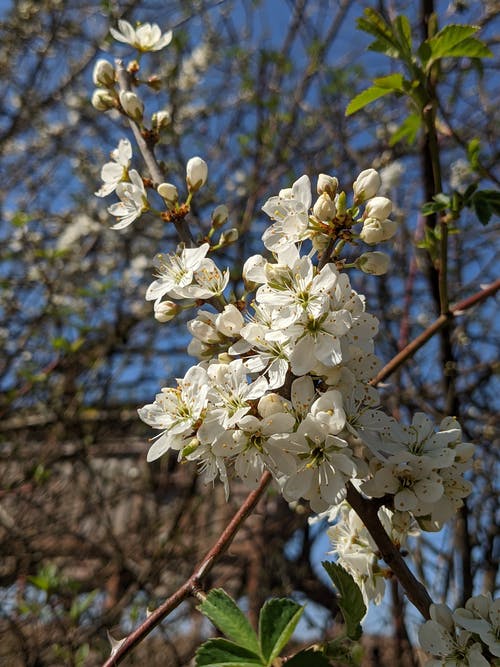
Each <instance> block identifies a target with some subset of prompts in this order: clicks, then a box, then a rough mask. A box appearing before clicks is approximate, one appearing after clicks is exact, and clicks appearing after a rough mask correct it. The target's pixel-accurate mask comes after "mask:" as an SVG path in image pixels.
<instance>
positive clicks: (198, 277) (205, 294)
mask: <svg viewBox="0 0 500 667" xmlns="http://www.w3.org/2000/svg"><path fill="white" fill-rule="evenodd" d="M193 278H194V280H195V281H196V284H193V285H191V286H188V287H186V288H185V289H184V294H185V295H186V296H187V297H188V298H191V299H210V298H212V297H213V296H218V295H220V294H222V292H223V291H224V290H225V289H226V287H227V285H228V283H229V269H226V270H225V271H224V272H222V271H221V270H220V269H219V267H218V266H217V265H216V263H215V262H214V261H213V260H212V259H208V258H205V259H203V260H202V261H201V262H200V265H199V266H198V268H197V269H196V270H195V271H194V274H193Z"/></svg>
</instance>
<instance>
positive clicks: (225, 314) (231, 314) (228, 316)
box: [215, 303, 245, 338]
mask: <svg viewBox="0 0 500 667" xmlns="http://www.w3.org/2000/svg"><path fill="white" fill-rule="evenodd" d="M244 324H245V320H244V319H243V315H242V314H241V313H240V311H239V310H238V309H237V308H236V306H235V305H233V304H232V303H230V304H228V305H227V306H225V307H224V310H223V311H222V313H220V314H219V315H217V319H216V320H215V326H216V327H217V331H219V332H220V333H221V334H223V335H224V336H228V337H229V338H234V337H235V336H237V335H238V334H239V333H240V330H241V327H242V326H243V325H244Z"/></svg>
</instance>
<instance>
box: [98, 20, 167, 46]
mask: <svg viewBox="0 0 500 667" xmlns="http://www.w3.org/2000/svg"><path fill="white" fill-rule="evenodd" d="M110 33H111V35H112V36H113V37H114V38H115V39H116V40H117V41H118V42H123V43H125V44H130V45H131V46H133V47H134V48H135V49H137V50H138V51H159V50H160V49H163V48H164V47H165V46H168V44H170V42H171V41H172V31H171V30H169V31H168V32H166V33H164V34H163V35H162V34H161V29H160V27H159V26H158V25H156V23H153V24H151V23H143V24H142V25H139V26H138V27H137V28H136V29H134V28H133V27H132V26H131V25H130V23H129V22H128V21H125V20H123V19H121V20H120V21H118V30H116V29H115V28H110Z"/></svg>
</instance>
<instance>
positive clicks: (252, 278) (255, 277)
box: [243, 255, 267, 290]
mask: <svg viewBox="0 0 500 667" xmlns="http://www.w3.org/2000/svg"><path fill="white" fill-rule="evenodd" d="M266 266H267V261H266V260H265V259H264V257H262V255H251V257H249V258H248V259H247V260H246V262H245V263H244V264H243V280H244V282H245V287H246V288H247V289H248V290H253V289H255V288H256V287H257V285H258V284H259V283H265V282H266V281H267V277H266V274H265V268H266Z"/></svg>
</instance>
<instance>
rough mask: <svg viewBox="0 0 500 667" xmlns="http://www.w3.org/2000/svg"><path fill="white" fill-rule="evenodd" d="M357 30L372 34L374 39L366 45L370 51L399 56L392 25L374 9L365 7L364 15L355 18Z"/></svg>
mask: <svg viewBox="0 0 500 667" xmlns="http://www.w3.org/2000/svg"><path fill="white" fill-rule="evenodd" d="M357 26H358V28H359V30H363V31H364V32H367V33H368V34H369V35H373V36H374V37H375V38H376V39H375V41H374V42H373V43H372V44H370V46H369V47H368V48H369V49H370V51H377V52H379V53H384V54H385V55H386V56H389V57H390V58H399V54H400V49H399V46H398V43H397V39H396V36H395V34H394V31H393V30H392V27H391V26H390V25H389V24H388V23H386V21H385V20H384V18H383V17H382V16H381V15H380V14H379V13H378V12H376V11H375V10H374V9H371V8H367V9H365V11H364V17H362V18H359V19H358V20H357Z"/></svg>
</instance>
